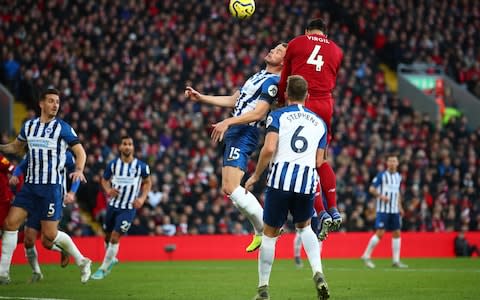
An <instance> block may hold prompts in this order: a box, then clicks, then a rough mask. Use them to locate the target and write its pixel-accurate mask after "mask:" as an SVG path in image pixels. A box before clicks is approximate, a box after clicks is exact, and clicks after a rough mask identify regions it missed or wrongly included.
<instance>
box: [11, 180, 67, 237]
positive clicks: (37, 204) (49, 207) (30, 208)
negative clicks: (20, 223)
mask: <svg viewBox="0 0 480 300" xmlns="http://www.w3.org/2000/svg"><path fill="white" fill-rule="evenodd" d="M12 206H16V207H21V208H23V209H25V210H26V211H27V212H28V219H27V222H26V225H27V226H28V227H31V228H34V229H37V230H39V229H40V226H39V225H40V221H44V220H45V221H58V220H60V219H61V218H62V210H63V187H62V185H61V184H31V183H25V184H24V185H23V186H22V189H21V190H20V192H18V194H17V196H16V197H15V200H14V201H13V203H12Z"/></svg>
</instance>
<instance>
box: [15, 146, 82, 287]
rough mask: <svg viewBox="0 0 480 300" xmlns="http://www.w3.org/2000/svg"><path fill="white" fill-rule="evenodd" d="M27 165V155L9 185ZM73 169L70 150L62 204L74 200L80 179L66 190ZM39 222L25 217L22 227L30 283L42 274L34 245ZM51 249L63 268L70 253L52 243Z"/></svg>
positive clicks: (67, 154)
mask: <svg viewBox="0 0 480 300" xmlns="http://www.w3.org/2000/svg"><path fill="white" fill-rule="evenodd" d="M27 166H28V155H26V156H25V158H24V159H23V160H22V161H21V162H20V163H19V164H18V165H17V166H16V167H15V169H14V170H13V172H12V176H11V177H10V180H9V183H10V185H17V184H18V183H19V181H20V177H21V176H24V174H25V173H27ZM74 171H75V158H74V157H73V155H72V152H70V151H68V150H67V152H66V160H65V169H64V172H63V175H62V177H63V195H64V201H63V203H64V204H69V203H73V201H74V200H75V193H76V192H77V190H78V187H79V186H80V181H79V180H77V181H75V182H73V183H72V185H71V187H70V191H67V174H70V173H73V172H74ZM40 228H41V224H40V220H38V219H34V218H30V217H29V218H27V221H26V223H25V229H24V238H23V246H24V247H25V256H26V257H27V260H28V263H29V265H30V267H31V268H32V277H31V278H30V283H35V282H38V281H40V280H42V279H43V274H42V271H41V269H40V264H39V263H38V252H37V249H36V247H35V241H36V239H37V236H38V233H39V232H40ZM50 250H53V251H57V252H60V254H61V255H60V266H61V267H62V268H65V267H66V266H67V265H68V264H69V262H70V255H69V254H68V253H67V252H65V251H63V250H62V249H61V248H60V247H58V246H57V245H55V244H53V246H52V249H50Z"/></svg>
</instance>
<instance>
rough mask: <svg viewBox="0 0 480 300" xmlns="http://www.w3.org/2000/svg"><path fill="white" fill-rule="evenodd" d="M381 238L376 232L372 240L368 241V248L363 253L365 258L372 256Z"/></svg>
mask: <svg viewBox="0 0 480 300" xmlns="http://www.w3.org/2000/svg"><path fill="white" fill-rule="evenodd" d="M379 241H380V239H379V238H378V236H377V235H376V234H374V235H373V236H372V237H371V238H370V241H368V245H367V248H366V249H365V252H364V253H363V256H362V257H363V258H370V257H371V256H372V251H373V249H375V247H376V246H377V244H378V242H379Z"/></svg>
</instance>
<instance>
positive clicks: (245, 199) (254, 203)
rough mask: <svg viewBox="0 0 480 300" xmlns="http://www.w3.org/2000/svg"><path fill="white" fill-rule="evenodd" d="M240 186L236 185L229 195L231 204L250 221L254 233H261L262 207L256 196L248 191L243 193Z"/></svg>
mask: <svg viewBox="0 0 480 300" xmlns="http://www.w3.org/2000/svg"><path fill="white" fill-rule="evenodd" d="M245 191H246V190H245V189H244V188H243V187H242V186H238V187H237V188H236V189H235V190H234V191H233V193H232V194H231V195H230V199H232V202H233V204H234V205H235V206H236V207H237V208H238V210H239V211H240V212H241V213H242V214H243V215H244V216H245V217H247V219H248V220H249V221H250V223H251V224H252V226H253V229H254V230H255V234H256V235H262V232H263V208H262V206H261V205H260V203H259V202H258V200H257V198H255V196H254V195H253V194H252V193H250V192H247V193H245Z"/></svg>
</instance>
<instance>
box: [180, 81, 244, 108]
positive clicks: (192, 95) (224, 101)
mask: <svg viewBox="0 0 480 300" xmlns="http://www.w3.org/2000/svg"><path fill="white" fill-rule="evenodd" d="M239 96H240V91H238V90H237V91H236V92H235V93H234V94H233V95H230V96H210V95H204V94H201V93H200V92H198V91H197V90H195V89H193V88H192V87H190V86H187V87H186V88H185V97H187V98H188V99H190V100H193V101H199V102H202V103H207V104H211V105H215V106H221V107H235V103H236V102H237V99H238V97H239Z"/></svg>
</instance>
